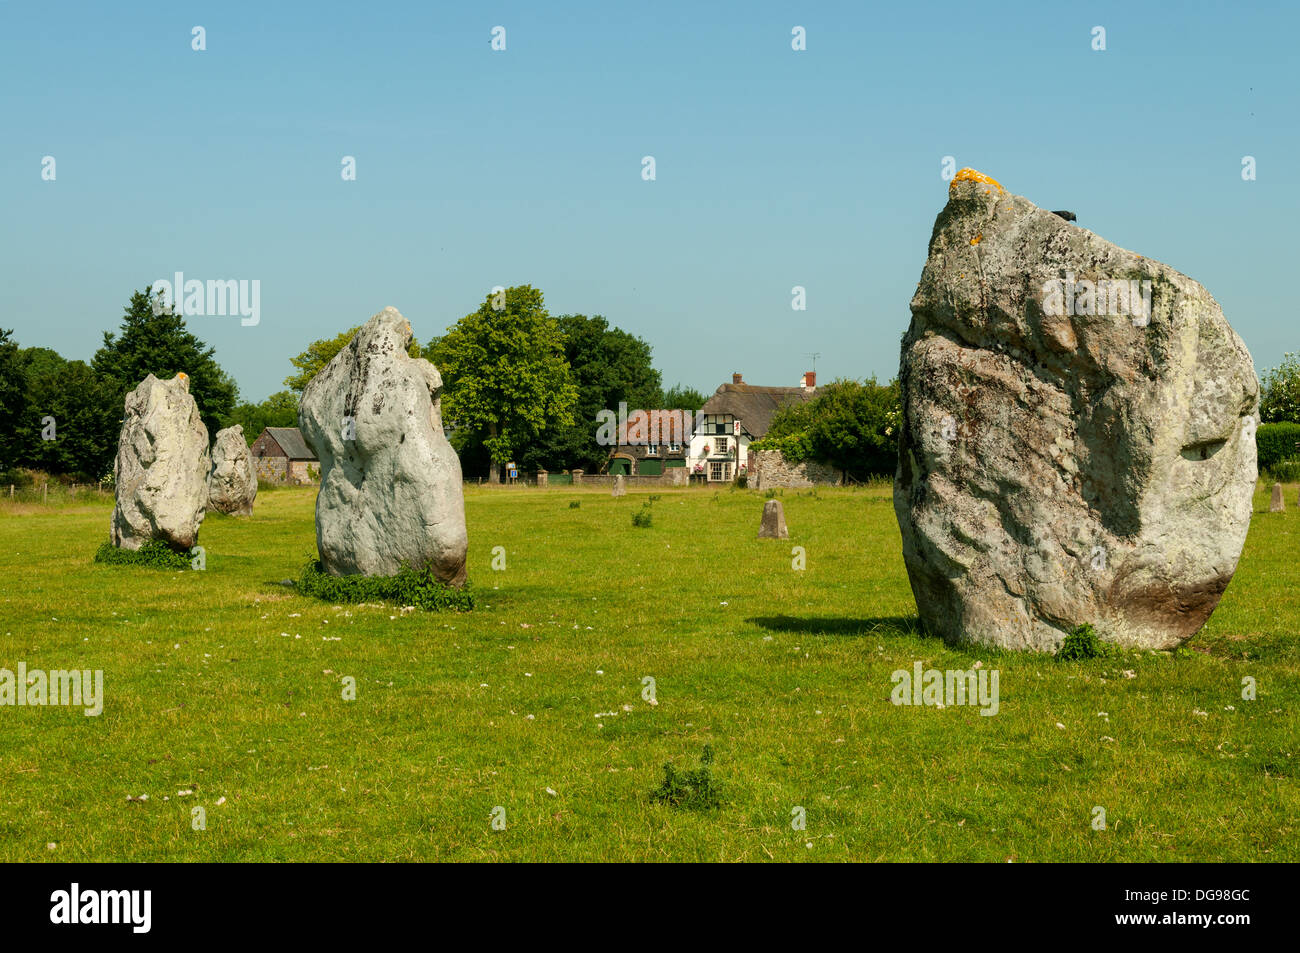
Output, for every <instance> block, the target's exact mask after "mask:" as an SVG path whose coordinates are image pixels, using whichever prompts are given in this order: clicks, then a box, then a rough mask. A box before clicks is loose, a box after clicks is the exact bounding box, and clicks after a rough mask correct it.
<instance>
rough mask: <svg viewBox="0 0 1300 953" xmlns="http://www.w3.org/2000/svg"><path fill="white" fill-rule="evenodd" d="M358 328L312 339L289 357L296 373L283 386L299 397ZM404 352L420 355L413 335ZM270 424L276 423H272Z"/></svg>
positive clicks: (418, 346)
mask: <svg viewBox="0 0 1300 953" xmlns="http://www.w3.org/2000/svg"><path fill="white" fill-rule="evenodd" d="M360 330H361V325H359V324H358V325H356V326H355V327H351V328H348V329H347V330H346V331H340V332H339V333H338V334H336V335H335V336H334V337H332V338H321V339H320V340H319V341H312V342H311V344H309V345H308V346H307V350H305V351H303V352H302V353H301V354H299V355H298V356H297V357H291V358H289V363H290V364H292V365H293V366H294V367H296V368H298V373H297V374H290V375H289V376H288V377H286V378H285V379H284V384H285V386H286V387H288V388H289V389H290V390H291V391H293V393H294V394H295V395H296V396H297V397H301V396H302V392H303V391H304V390H306V389H307V385H308V384H310V383H311V379H312V378H313V377H315V376H316V375H317V374H319V373H320V372H321V371H323V370H324V369H325V365H326V364H328V363H329V362H330V361H332V360H334V356H335V355H336V354H338V352H339V351H341V350H343V349H344V348H345V347H347V346H348V342H349V341H351V340H352V336H353V335H354V334H356V333H357V332H358V331H360ZM406 353H407V354H409V355H411V357H419V356H420V345H419V342H417V341H416V340H415V338H414V337H412V338H411V344H410V347H408V348H407V349H406ZM271 426H277V425H275V424H272V425H271ZM285 426H287V427H296V426H297V419H296V418H295V420H294V423H292V424H285ZM245 429H247V428H245Z"/></svg>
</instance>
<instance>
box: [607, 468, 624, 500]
mask: <svg viewBox="0 0 1300 953" xmlns="http://www.w3.org/2000/svg"><path fill="white" fill-rule="evenodd" d="M609 492H610V496H626V495H627V487H626V486H624V484H623V474H621V473H616V474H614V489H612V490H610V491H609Z"/></svg>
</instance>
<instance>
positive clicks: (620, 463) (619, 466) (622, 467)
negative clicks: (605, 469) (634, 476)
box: [609, 457, 632, 476]
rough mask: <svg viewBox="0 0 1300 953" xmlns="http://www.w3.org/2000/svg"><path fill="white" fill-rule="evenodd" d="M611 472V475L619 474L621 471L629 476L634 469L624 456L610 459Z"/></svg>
mask: <svg viewBox="0 0 1300 953" xmlns="http://www.w3.org/2000/svg"><path fill="white" fill-rule="evenodd" d="M609 472H610V475H611V476H618V475H619V474H620V473H621V474H622V475H623V476H627V475H628V474H629V473H631V472H632V471H631V468H630V467H629V466H628V465H627V461H626V460H624V459H623V458H622V457H615V458H614V459H613V460H611V461H609Z"/></svg>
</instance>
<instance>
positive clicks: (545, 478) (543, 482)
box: [537, 470, 551, 490]
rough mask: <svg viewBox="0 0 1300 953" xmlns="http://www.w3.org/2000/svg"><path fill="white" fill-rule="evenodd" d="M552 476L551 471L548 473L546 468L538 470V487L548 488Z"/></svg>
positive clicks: (541, 488)
mask: <svg viewBox="0 0 1300 953" xmlns="http://www.w3.org/2000/svg"><path fill="white" fill-rule="evenodd" d="M550 477H551V475H550V474H549V473H547V472H546V471H545V470H538V471H537V488H538V489H539V490H544V489H546V487H547V485H548V484H549V483H550Z"/></svg>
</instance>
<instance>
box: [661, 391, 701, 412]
mask: <svg viewBox="0 0 1300 953" xmlns="http://www.w3.org/2000/svg"><path fill="white" fill-rule="evenodd" d="M707 400H708V398H707V397H705V396H704V395H703V394H701V393H700V392H699V391H697V390H696V389H695V388H694V387H683V386H682V385H681V384H674V385H673V386H672V387H670V388H669V389H668V390H666V391H664V399H663V407H664V409H665V410H689V411H690V412H691V413H696V412H698V411H699V409H700V408H701V407H703V406H704V403H705V401H707Z"/></svg>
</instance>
